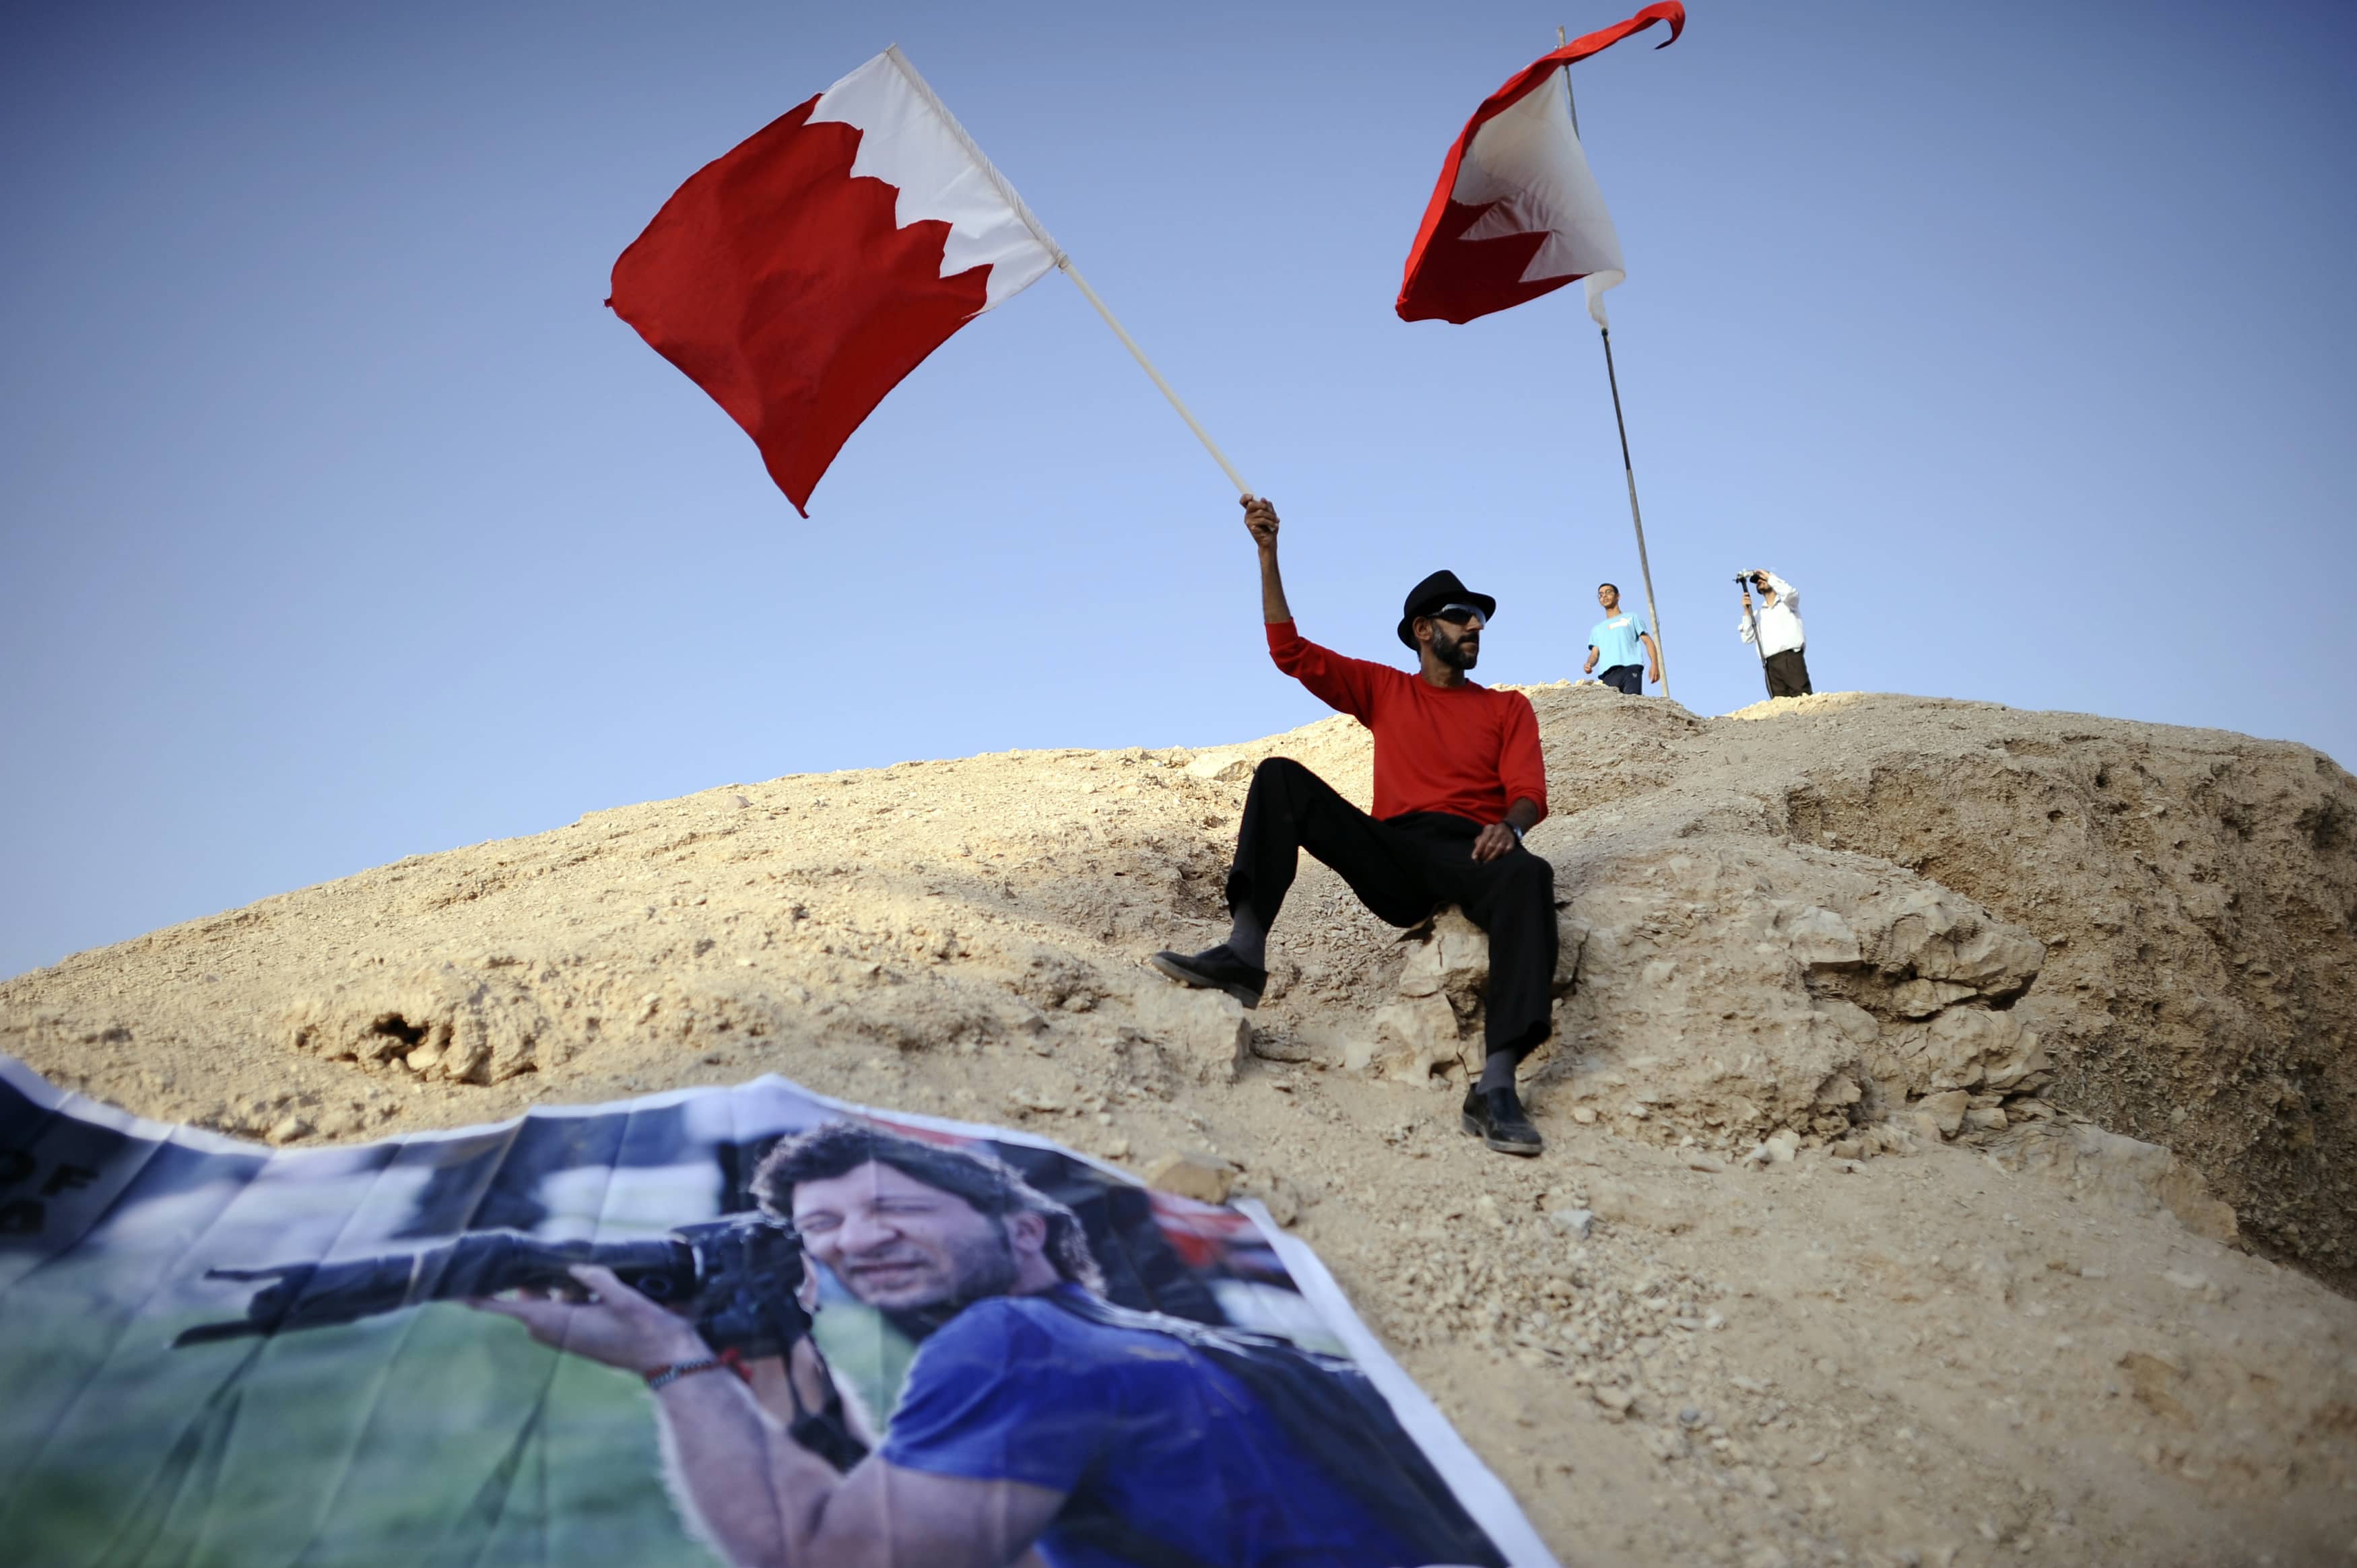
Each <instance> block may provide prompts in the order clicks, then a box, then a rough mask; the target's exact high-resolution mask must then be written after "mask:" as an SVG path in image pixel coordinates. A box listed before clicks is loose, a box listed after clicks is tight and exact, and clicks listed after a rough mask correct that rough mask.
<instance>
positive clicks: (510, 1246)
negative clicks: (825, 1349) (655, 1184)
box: [172, 1214, 811, 1359]
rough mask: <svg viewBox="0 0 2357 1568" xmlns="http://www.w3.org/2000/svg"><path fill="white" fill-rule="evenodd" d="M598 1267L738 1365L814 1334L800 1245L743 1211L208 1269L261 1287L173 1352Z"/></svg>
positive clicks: (190, 1333)
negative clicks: (682, 1319) (643, 1232)
mask: <svg viewBox="0 0 2357 1568" xmlns="http://www.w3.org/2000/svg"><path fill="white" fill-rule="evenodd" d="M579 1263H597V1264H600V1265H602V1266H604V1267H606V1268H608V1269H611V1270H613V1271H614V1273H615V1274H616V1275H617V1276H618V1277H619V1278H620V1280H621V1282H622V1283H624V1284H626V1285H629V1286H630V1288H631V1289H632V1290H635V1291H637V1292H638V1293H639V1294H640V1295H643V1296H645V1297H647V1298H648V1299H649V1300H651V1301H657V1302H661V1303H662V1305H665V1306H669V1307H675V1308H681V1309H684V1310H686V1311H687V1312H688V1313H690V1314H691V1315H692V1316H694V1320H695V1331H696V1332H697V1333H698V1334H701V1335H702V1336H703V1337H704V1339H705V1343H706V1344H708V1345H710V1346H711V1347H712V1348H713V1349H714V1350H716V1351H722V1352H726V1351H732V1350H733V1351H735V1352H736V1353H737V1356H738V1357H740V1358H744V1359H754V1358H759V1357H762V1356H782V1355H784V1354H785V1353H786V1352H787V1351H788V1350H789V1349H791V1348H792V1347H793V1344H794V1341H796V1340H798V1339H800V1338H802V1337H803V1336H804V1335H806V1334H808V1333H809V1332H810V1327H811V1319H810V1314H809V1313H807V1312H804V1311H803V1310H802V1303H801V1302H800V1300H798V1299H797V1297H796V1293H797V1292H798V1291H800V1290H801V1289H802V1273H803V1269H802V1238H801V1237H799V1236H797V1235H795V1234H794V1230H793V1227H792V1226H791V1225H786V1224H783V1223H780V1221H778V1220H775V1219H770V1218H769V1217H768V1216H766V1215H759V1214H739V1215H734V1216H731V1217H730V1218H728V1219H716V1220H713V1221H711V1222H709V1223H707V1224H703V1225H683V1226H681V1227H680V1228H679V1229H678V1230H673V1231H672V1232H671V1233H670V1234H669V1235H667V1236H662V1237H658V1238H655V1239H653V1240H645V1241H543V1240H539V1239H538V1238H536V1237H533V1236H526V1235H523V1234H522V1233H521V1232H519V1231H514V1230H477V1231H470V1232H468V1234H466V1235H463V1236H460V1237H459V1238H458V1239H457V1240H455V1241H446V1242H444V1243H443V1244H442V1245H441V1246H438V1247H431V1248H428V1249H426V1250H425V1251H419V1252H388V1253H385V1254H383V1255H382V1256H380V1257H374V1258H360V1259H355V1260H353V1261H351V1262H342V1263H277V1264H273V1265H269V1266H267V1267H263V1268H254V1269H208V1270H206V1271H205V1277H206V1278H207V1279H209V1280H266V1281H268V1282H269V1283H267V1284H265V1285H264V1286H263V1287H262V1289H260V1290H259V1291H256V1292H255V1293H254V1294H253V1299H252V1300H250V1301H249V1302H247V1303H246V1307H245V1316H243V1317H241V1318H233V1319H231V1321H229V1322H227V1323H206V1324H200V1325H199V1326H196V1327H194V1328H190V1329H188V1330H186V1331H185V1332H183V1333H182V1334H181V1335H180V1337H178V1338H177V1339H175V1340H173V1341H172V1344H173V1346H174V1348H179V1347H181V1346H187V1345H201V1344H204V1343H205V1342H207V1341H209V1340H214V1339H235V1338H240V1337H245V1336H248V1335H264V1334H276V1333H280V1332H282V1331H284V1330H287V1329H296V1328H324V1327H327V1326H329V1325H331V1324H338V1323H353V1322H357V1321H358V1320H360V1319H361V1318H363V1317H373V1316H377V1315H378V1314H380V1313H386V1312H398V1311H400V1310H401V1309H402V1308H403V1307H405V1306H419V1305H424V1304H425V1303H426V1302H429V1301H457V1300H461V1299H464V1298H466V1297H468V1296H483V1295H497V1294H500V1292H501V1291H509V1290H518V1289H535V1290H537V1289H547V1288H549V1287H552V1286H554V1287H557V1288H560V1289H575V1288H577V1286H578V1282H577V1281H576V1280H575V1279H574V1277H573V1275H572V1273H571V1270H572V1269H573V1267H574V1266H575V1265H576V1264H579Z"/></svg>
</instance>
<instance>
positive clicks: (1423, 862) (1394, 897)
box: [1228, 757, 1555, 1059]
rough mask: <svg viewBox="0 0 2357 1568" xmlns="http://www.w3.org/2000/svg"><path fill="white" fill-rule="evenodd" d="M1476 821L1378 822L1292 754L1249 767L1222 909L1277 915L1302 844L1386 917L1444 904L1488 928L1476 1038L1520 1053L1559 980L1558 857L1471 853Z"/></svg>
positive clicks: (1271, 920)
mask: <svg viewBox="0 0 2357 1568" xmlns="http://www.w3.org/2000/svg"><path fill="white" fill-rule="evenodd" d="M1480 832H1481V824H1480V823H1479V822H1474V821H1472V820H1470V819H1469V818H1466V817H1457V816H1451V815H1449V814H1448V813H1447V812H1445V811H1411V812H1408V813H1406V814H1405V815H1403V816H1397V817H1393V818H1391V819H1389V820H1388V821H1384V822H1377V821H1376V820H1375V819H1374V818H1372V817H1371V816H1369V815H1367V813H1366V812H1364V811H1361V810H1359V808H1358V807H1356V806H1353V805H1352V804H1351V802H1350V801H1348V800H1344V799H1342V797H1341V796H1340V795H1338V794H1336V793H1335V792H1334V789H1333V786H1331V785H1329V784H1328V783H1327V782H1326V781H1325V780H1324V779H1320V778H1318V775H1316V774H1315V773H1312V772H1310V771H1309V769H1308V768H1304V767H1303V766H1301V764H1299V763H1298V762H1296V761H1294V760H1293V759H1292V758H1291V757H1270V758H1269V759H1268V760H1267V761H1265V762H1264V763H1262V764H1261V765H1260V766H1259V767H1258V768H1255V769H1254V770H1253V781H1252V791H1251V793H1249V794H1248V795H1246V796H1245V797H1244V821H1243V831H1242V832H1239V833H1238V834H1237V837H1236V863H1235V865H1234V866H1233V867H1232V869H1231V870H1230V871H1229V872H1228V908H1229V909H1230V910H1237V909H1249V910H1251V911H1252V913H1253V915H1254V918H1257V919H1258V920H1259V921H1260V923H1261V925H1262V928H1263V929H1268V928H1270V927H1272V926H1274V925H1275V923H1276V912H1277V910H1278V909H1280V908H1283V907H1284V904H1285V895H1286V889H1287V888H1289V887H1291V886H1293V875H1294V873H1295V871H1296V870H1297V869H1298V868H1299V865H1300V854H1299V852H1300V851H1302V850H1305V849H1306V850H1308V852H1309V853H1310V854H1314V855H1316V856H1317V857H1318V859H1319V860H1322V861H1324V862H1325V863H1326V864H1327V865H1329V866H1332V867H1333V868H1334V870H1335V871H1336V872H1337V873H1338V874H1339V875H1340V876H1341V878H1342V880H1343V881H1345V882H1347V883H1349V884H1350V885H1351V892H1353V893H1356V894H1357V895H1358V896H1359V902H1361V904H1364V905H1365V906H1366V907H1367V908H1369V909H1371V910H1372V911H1373V912H1374V915H1375V918H1377V919H1380V920H1382V921H1383V922H1384V923H1385V924H1387V925H1394V926H1399V927H1402V928H1405V927H1408V926H1413V925H1415V923H1416V922H1417V921H1419V920H1422V919H1423V918H1425V917H1426V916H1427V915H1429V914H1431V913H1432V912H1433V910H1435V909H1437V908H1439V907H1440V906H1441V905H1443V904H1454V905H1456V906H1457V907H1458V908H1460V909H1463V910H1464V911H1465V918H1467V919H1469V920H1471V921H1472V922H1473V923H1474V924H1475V925H1477V926H1479V927H1480V928H1481V929H1483V930H1485V931H1487V932H1488V933H1489V934H1490V989H1489V993H1488V1001H1487V1005H1486V1006H1485V1007H1484V1009H1483V1012H1484V1014H1485V1021H1484V1024H1483V1035H1484V1040H1483V1044H1484V1046H1485V1047H1486V1048H1487V1049H1488V1051H1489V1052H1490V1053H1491V1054H1492V1055H1495V1054H1496V1053H1497V1052H1499V1051H1512V1052H1513V1053H1514V1056H1515V1058H1517V1059H1519V1058H1522V1057H1523V1056H1526V1055H1528V1054H1529V1052H1530V1051H1531V1050H1532V1049H1533V1048H1534V1047H1536V1046H1538V1045H1539V1044H1540V1043H1541V1042H1542V1041H1544V1039H1545V1038H1546V1037H1547V1031H1548V1029H1549V1028H1550V1027H1551V1022H1552V1021H1551V1016H1550V1009H1551V1006H1552V1004H1553V1001H1554V998H1553V994H1552V993H1553V988H1554V983H1555V867H1553V866H1551V865H1548V864H1547V863H1546V862H1545V861H1544V860H1541V859H1540V858H1539V857H1538V856H1537V855H1535V854H1532V853H1531V852H1530V851H1529V850H1527V849H1524V848H1523V847H1522V846H1521V845H1519V844H1517V845H1516V846H1515V847H1514V849H1513V851H1512V853H1511V854H1504V855H1501V856H1500V857H1499V858H1497V859H1496V860H1486V861H1477V860H1475V859H1474V858H1473V840H1474V838H1475V837H1476V836H1478V835H1479V834H1480Z"/></svg>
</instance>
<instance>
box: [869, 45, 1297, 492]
mask: <svg viewBox="0 0 2357 1568" xmlns="http://www.w3.org/2000/svg"><path fill="white" fill-rule="evenodd" d="M884 52H885V53H886V54H887V55H889V56H890V57H891V59H892V63H893V65H895V66H897V67H898V68H899V71H900V74H901V75H903V76H905V77H907V78H908V79H909V86H910V87H912V88H914V89H915V90H916V91H917V95H918V96H919V97H920V98H922V99H923V100H924V101H925V102H926V105H927V106H928V107H930V108H931V110H932V112H933V113H936V114H938V115H940V116H941V117H942V124H944V125H947V126H948V127H949V128H950V132H951V134H952V135H954V136H956V137H957V139H958V141H959V143H960V145H963V147H964V148H965V151H966V156H968V157H970V158H972V159H973V160H974V166H975V167H976V168H979V169H980V170H982V172H983V176H984V177H985V178H986V179H988V180H989V181H990V183H991V185H992V186H993V187H994V188H996V190H997V192H998V194H999V196H1000V197H1001V198H1002V199H1005V201H1006V205H1007V206H1009V207H1011V208H1013V209H1015V215H1016V216H1017V218H1020V219H1021V220H1023V226H1024V227H1025V228H1027V229H1028V230H1030V231H1031V234H1032V237H1033V238H1034V239H1036V240H1038V241H1039V243H1040V244H1042V245H1044V246H1046V247H1047V251H1048V254H1049V255H1050V256H1053V257H1054V258H1055V260H1056V265H1057V266H1058V267H1059V268H1060V269H1061V270H1062V272H1063V274H1064V275H1065V276H1066V277H1068V278H1071V280H1072V282H1073V283H1074V284H1075V285H1078V287H1079V288H1080V291H1081V297H1082V298H1083V299H1085V300H1087V301H1088V302H1089V303H1090V304H1091V305H1092V306H1095V307H1096V312H1097V314H1098V315H1099V316H1102V317H1104V324H1105V325H1106V326H1107V327H1110V328H1113V335H1114V337H1116V338H1120V339H1121V346H1122V347H1123V348H1125V349H1128V350H1129V353H1130V357H1131V358H1132V359H1134V360H1136V361H1137V364H1138V368H1139V369H1140V370H1142V371H1145V372H1146V376H1147V377H1148V378H1149V379H1150V380H1152V381H1153V382H1154V384H1155V385H1156V386H1157V387H1158V388H1159V389H1161V392H1162V395H1163V396H1164V397H1167V398H1168V399H1169V400H1170V406H1171V407H1172V408H1175V409H1177V410H1178V411H1179V418H1181V419H1183V420H1185V421H1186V422H1187V428H1188V429H1189V430H1191V431H1193V432H1194V433H1195V439H1196V440H1198V441H1200V442H1201V443H1202V444H1203V450H1204V451H1206V452H1209V453H1210V454H1211V461H1213V462H1214V463H1217V464H1218V465H1219V466H1220V471H1221V472H1222V473H1223V474H1225V475H1227V477H1228V483H1230V484H1232V485H1233V486H1235V488H1236V493H1237V494H1238V495H1241V496H1250V495H1251V494H1252V493H1253V491H1252V487H1251V486H1249V485H1247V484H1245V483H1244V481H1243V475H1241V474H1239V473H1237V472H1236V466H1235V465H1234V464H1233V463H1231V462H1229V461H1228V456H1227V454H1226V453H1224V452H1222V451H1221V450H1220V447H1219V444H1218V443H1217V442H1215V441H1213V440H1212V439H1211V433H1210V432H1209V431H1207V430H1205V429H1204V428H1203V426H1202V424H1200V422H1198V421H1197V419H1196V418H1195V415H1194V414H1193V413H1191V412H1190V411H1189V409H1188V407H1187V405H1186V403H1183V402H1181V401H1180V400H1179V394H1178V392H1175V391H1173V390H1172V389H1171V386H1170V383H1169V382H1168V381H1164V380H1163V379H1162V372H1161V371H1157V370H1156V369H1155V368H1154V361H1153V360H1149V359H1147V358H1146V350H1145V349H1141V348H1139V347H1138V346H1137V339H1136V338H1132V337H1131V336H1130V335H1129V333H1128V331H1127V330H1126V329H1125V328H1123V326H1122V324H1121V322H1120V321H1119V320H1118V319H1117V318H1116V317H1114V313H1113V311H1112V310H1111V309H1110V308H1108V307H1107V306H1106V305H1105V302H1104V301H1103V300H1102V299H1100V298H1098V297H1097V291H1096V290H1094V289H1092V288H1091V287H1090V286H1089V280H1088V279H1086V278H1084V277H1082V275H1081V269H1080V268H1078V267H1076V266H1074V265H1072V258H1071V257H1070V256H1068V255H1066V254H1065V253H1064V248H1063V247H1062V246H1061V245H1059V244H1058V243H1056V242H1055V239H1054V237H1053V236H1051V235H1050V234H1049V232H1048V230H1047V226H1046V225H1045V224H1043V223H1041V222H1040V221H1039V218H1038V217H1037V216H1035V215H1034V214H1033V212H1032V210H1031V209H1030V208H1029V207H1028V206H1026V205H1025V204H1024V201H1023V198H1022V197H1020V196H1018V195H1017V194H1016V192H1015V188H1014V187H1013V186H1012V185H1009V184H1008V183H1007V182H1006V176H1005V175H1003V174H1001V173H999V172H998V166H997V165H996V164H994V163H992V162H991V161H990V159H989V158H988V157H986V156H984V154H983V150H982V148H980V147H979V146H977V145H974V138H973V137H972V136H969V135H967V134H966V130H965V127H964V126H963V125H961V124H958V120H957V116H956V115H954V114H952V113H950V110H949V105H948V104H946V103H943V102H942V101H941V97H940V95H939V94H937V93H936V92H934V91H933V89H932V85H931V83H930V82H928V81H926V80H925V79H924V78H923V77H921V76H920V75H918V74H917V68H916V67H915V66H913V65H910V64H909V57H908V56H907V55H904V54H902V53H901V52H900V46H899V45H898V44H894V45H893V46H892V47H891V48H888V49H886V50H885V51H884Z"/></svg>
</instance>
